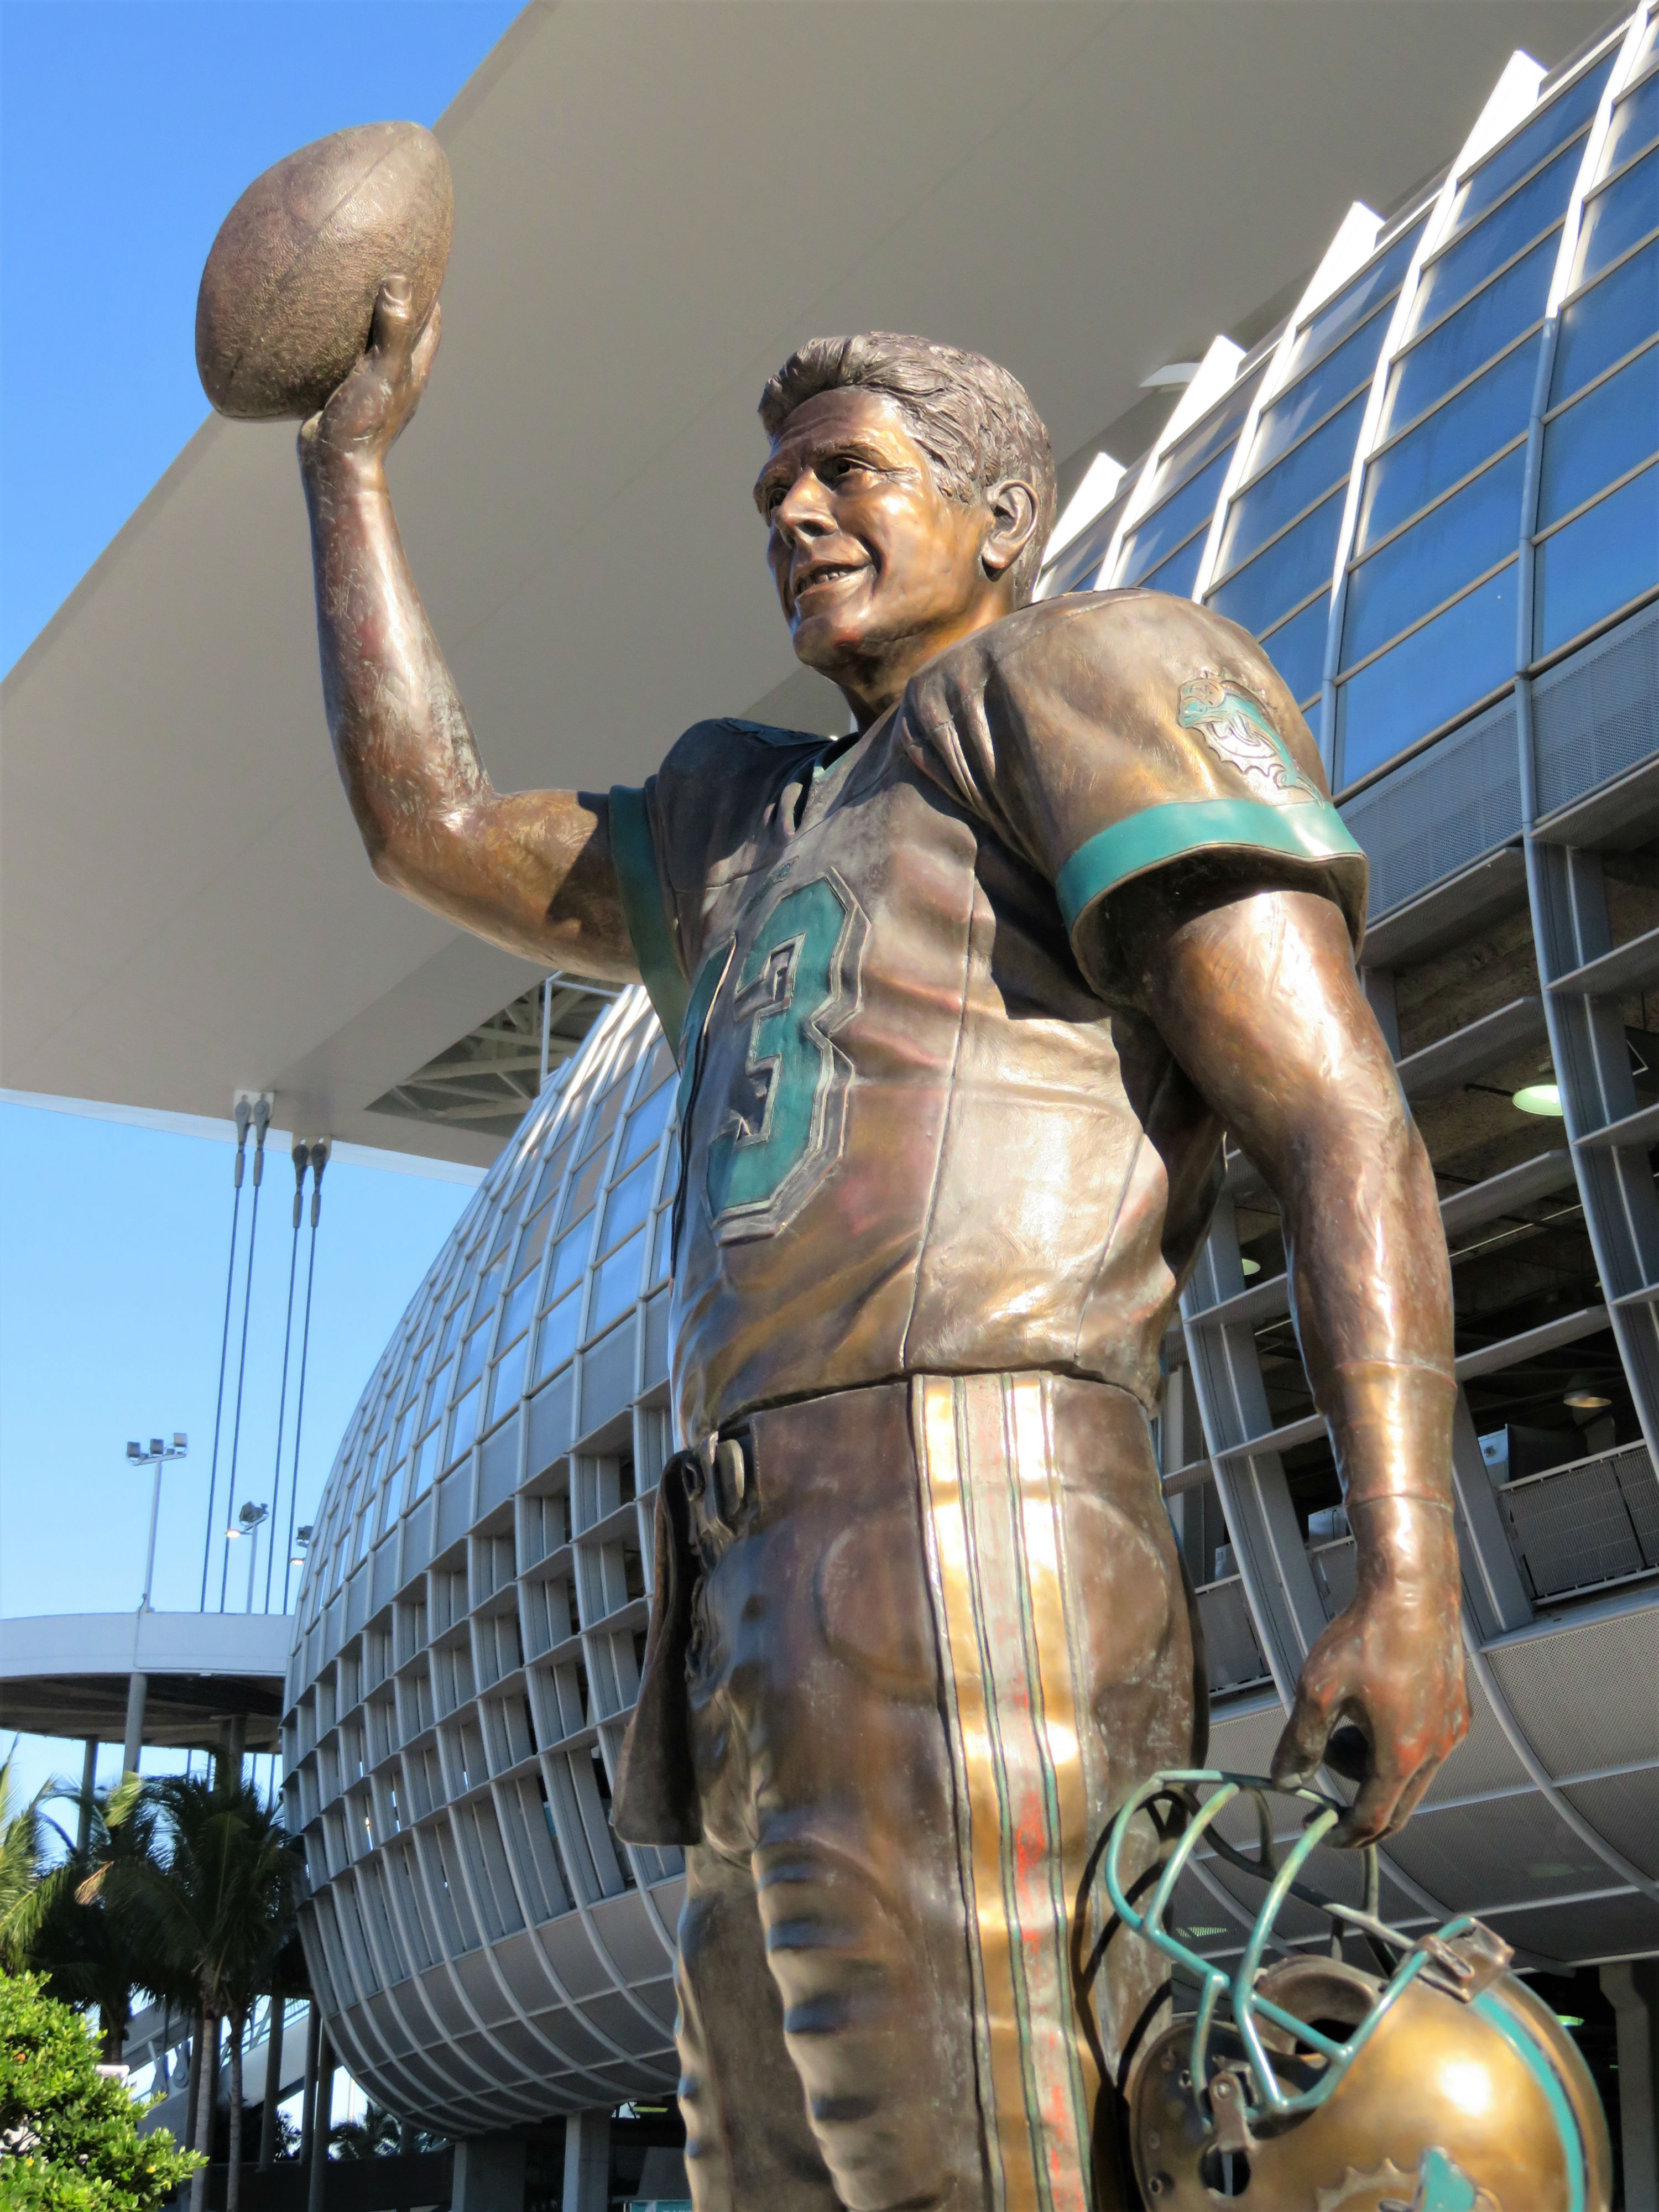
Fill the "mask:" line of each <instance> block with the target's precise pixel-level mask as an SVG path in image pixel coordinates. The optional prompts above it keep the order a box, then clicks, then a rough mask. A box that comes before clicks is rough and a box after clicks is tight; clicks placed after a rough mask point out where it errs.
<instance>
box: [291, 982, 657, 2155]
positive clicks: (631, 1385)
mask: <svg viewBox="0 0 1659 2212" xmlns="http://www.w3.org/2000/svg"><path fill="white" fill-rule="evenodd" d="M672 1074H673V1066H672V1062H671V1060H670V1058H669V1055H668V1052H667V1049H666V1048H665V1046H664V1044H663V1043H662V1042H661V1037H660V1033H659V1030H658V1028H657V1024H656V1019H655V1017H654V1016H653V1013H652V1012H651V1009H650V1006H648V1004H647V1001H646V999H645V995H644V994H643V992H640V991H634V992H630V993H629V994H627V995H626V996H625V997H624V998H623V1000H620V1001H619V1002H618V1003H617V1004H616V1005H615V1006H612V1007H611V1009H610V1011H609V1012H607V1013H606V1014H605V1017H604V1018H602V1020H601V1021H600V1022H599V1025H598V1027H597V1028H596V1029H595V1030H594V1031H593V1033H592V1036H590V1038H589V1039H588V1042H587V1043H586V1046H585V1047H584V1048H583V1050H582V1052H581V1053H580V1055H579V1057H578V1058H577V1059H575V1060H573V1061H570V1062H568V1064H567V1066H566V1067H565V1069H564V1070H562V1072H561V1074H560V1076H559V1077H558V1079H556V1081H555V1082H554V1083H553V1084H552V1085H550V1086H549V1088H548V1090H547V1091H545V1092H544V1094H543V1096H542V1097H541V1098H540V1100H539V1101H538V1103H537V1105H536V1106H535V1107H534V1108H533V1109H532V1111H531V1113H530V1115H528V1117H527V1118H526V1121H525V1122H524V1125H523V1127H521V1129H520V1132H519V1134H518V1136H517V1137H516V1138H515V1139H514V1140H513V1144H512V1145H511V1146H509V1147H508V1148H507V1151H506V1152H504V1153H503V1154H502V1156H501V1158H500V1159H499V1160H498V1161H497V1163H496V1164H495V1168H494V1169H493V1170H491V1172H490V1174H489V1178H488V1180H487V1181H486V1182H484V1183H483V1186H482V1187H481V1188H480V1190H479V1192H478V1194H477V1198H476V1199H475V1200H473V1202H472V1204H471V1206H469V1207H468V1209H467V1212H466V1213H465V1217H464V1218H463V1219H462V1221H461V1223H460V1225H459V1227H458V1228H457V1230H456V1231H455V1232H454V1234H453V1237H451V1239H450V1241H449V1243H448V1244H447V1246H446V1247H445V1249H444V1250H443V1252H442V1253H441V1255H440V1256H439V1258H438V1260H437V1261H436V1262H435V1265H434V1267H433V1268H432V1270H431V1273H429V1274H428V1278H427V1279H426V1281H425V1283H424V1284H423V1285H422V1288H421V1290H420V1292H419V1293H418V1295H417V1296H416V1298H415V1300H414V1302H413V1304H411V1305H410V1309H409V1311H408V1313H407V1315H406V1316H405V1317H404V1322H403V1325H402V1326H401V1328H399V1329H398V1333H397V1334H396V1335H395V1336H394V1337H393V1339H392V1342H391V1343H390V1344H389V1345H388V1346H387V1347H386V1352H385V1353H384V1354H383V1356H382V1358H381V1359H380V1364H379V1366H378V1367H377V1369H376V1370H375V1373H374V1379H373V1380H372V1381H371V1383H370V1384H369V1386H368V1389H367V1390H366V1391H365V1392H364V1394H363V1396H362V1401H361V1402H360V1404H359V1406H358V1408H357V1412H356V1416H355V1418H354V1419H353V1421H352V1424H351V1426H350V1428H349V1430H348V1431H347V1433H346V1437H345V1439H344V1441H343V1443H342V1445H341V1448H340V1452H339V1455H338V1457H337V1461H336V1463H335V1467H334V1470H333V1472H332V1474H331V1476H330V1478H329V1481H328V1485H327V1487H326V1489H325V1493H324V1498H323V1502H322V1504H321V1507H320V1509H319V1514H318V1518H317V1522H316V1523H315V1534H314V1535H313V1541H312V1546H311V1551H310V1556H309V1559H308V1562H307V1570H306V1574H305V1578H304V1581H303V1583H302V1584H301V1591H300V1597H299V1604H298V1609H297V1613H296V1623H297V1626H298V1631H299V1634H298V1640H297V1643H296V1646H295V1655H294V1662H293V1666H292V1669H291V1673H290V1677H289V1691H290V1698H291V1701H292V1702H291V1710H290V1711H289V1716H288V1718H287V1721H286V1723H285V1725H284V1731H283V1739H284V1748H285V1751H286V1753H287V1763H288V1780H287V1785H286V1786H287V1793H288V1802H289V1810H290V1819H291V1820H292V1821H293V1823H294V1824H295V1826H297V1827H299V1828H301V1830H302V1831H303V1832H304V1835H305V1838H306V1859H307V1876H308V1884H309V1888H310V1898H309V1901H308V1902H307V1905H306V1907H305V1908H304V1911H303V1915H302V1926H303V1929H304V1932H305V1941H306V1948H307V1956H308V1958H309V1960H310V1961H311V1966H312V1972H313V1977H314V1978H315V1982H316V1986H317V1988H318V1990H319V1993H321V1995H322V1997H323V2002H324V2005H325V2010H326V2012H327V2014H328V2016H329V2020H330V2023H331V2032H332V2033H334V2035H335V2037H336V2039H337V2047H338V2049H339V2050H340V2051H341V2054H342V2056H343V2057H344V2059H345V2061H346V2063H347V2064H348V2065H349V2067H350V2069H351V2071H352V2073H353V2074H354V2075H356V2078H357V2080H358V2081H361V2082H362V2083H363V2084H364V2085H365V2087H368V2089H370V2090H371V2092H372V2093H374V2094H375V2095H376V2096H378V2097H380V2098H382V2099H384V2100H385V2101H386V2103H387V2104H388V2105H390V2106H392V2108H393V2109H394V2110H397V2111H399V2112H406V2113H419V2114H421V2115H422V2116H424V2117H428V2118H431V2119H432V2120H434V2121H435V2122H436V2123H438V2124H442V2125H444V2126H447V2127H448V2128H450V2129H452V2130H454V2131H456V2132H458V2133H466V2132H469V2131H474V2130H478V2129H482V2128H487V2127H489V2126H495V2125H501V2124H510V2123H512V2122H513V2121H515V2120H525V2119H530V2118H538V2117H541V2116H544V2115H546V2114H549V2113H557V2112H573V2111H581V2110H586V2109H591V2108H592V2107H594V2106H611V2105H614V2104H616V2103H617V2102H618V2101H619V2100H622V2099H623V2098H624V2097H627V2096H629V2095H642V2094H646V2093H656V2094H658V2095H660V2094H662V2093H664V2092H665V2091H671V2090H672V2088H673V2086H674V2082H675V2080H676V2078H677V2074H678V2068H677V2066H676V2063H675V2061H674V2056H673V2051H672V2029H673V2018H674V2000H673V1991H672V1988H671V1980H670V1977H671V1968H672V1960H673V1948H674V1936H673V1929H674V1923H675V1920H676V1917H677V1915H678V1910H679V1888H680V1883H679V1875H680V1870H681V1869H680V1860H679V1855H678V1853H677V1852H673V1851H666V1852H660V1851H654V1850H636V1849H633V1848H630V1847H629V1846H627V1845H624V1844H619V1843H617V1841H616V1839H615V1838H613V1837H612V1835H611V1829H610V1826H609V1822H608V1819H607V1812H608V1808H609V1803H610V1774H611V1768H612V1765H613V1764H614V1760H615V1756H616V1750H617V1742H618V1741H619V1738H620V1735H621V1730H622V1729H623V1725H624V1724H625V1722H626V1719H627V1716H628V1713H629V1711H630V1710H631V1708H632V1705H633V1701H634V1697H635V1691H636V1689H637V1686H638V1681H639V1661H640V1655H641V1651H642V1650H643V1647H644V1642H645V1628H646V1618H647V1573H648V1569H649V1562H650V1559H651V1512H652V1505H653V1492H654V1488H655V1484H656V1480H657V1477H658V1475H659V1473H660V1471H661V1468H662V1463H663V1462H664V1460H665V1458H666V1456H667V1452H668V1430H669V1416H668V1413H667V1313H666V1288H665V1276H666V1273H667V1266H668V1260H667V1247H668V1213H667V1207H668V1202H669V1200H670V1199H671V1192H672V1185H673V1181H674V1176H675V1168H676V1159H675V1151H674V1146H673V1144H672V1129H671V1107H672V1102H673V1097H674V1086H673V1083H672V1080H671V1078H672Z"/></svg>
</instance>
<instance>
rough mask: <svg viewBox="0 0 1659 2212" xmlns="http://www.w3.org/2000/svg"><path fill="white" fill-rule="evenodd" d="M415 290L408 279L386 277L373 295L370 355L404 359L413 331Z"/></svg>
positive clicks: (369, 341) (411, 340)
mask: <svg viewBox="0 0 1659 2212" xmlns="http://www.w3.org/2000/svg"><path fill="white" fill-rule="evenodd" d="M413 301H414V288H413V287H412V286H411V285H410V281H409V279H408V277H407V276H401V275H398V276H388V277H387V278H386V282H385V283H383V284H382V285H381V287H380V291H379V292H378V294H377V295H375V301H374V322H373V324H372V325H370V328H369V334H368V345H369V351H370V352H371V353H377V354H380V355H383V356H389V357H391V358H394V359H396V358H401V359H403V360H405V361H406V360H407V359H408V358H409V356H410V352H411V350H412V349H413V347H414V343H415V339H416V330H415V327H414V322H413V319H412V316H411V313H410V310H411V307H412V305H413Z"/></svg>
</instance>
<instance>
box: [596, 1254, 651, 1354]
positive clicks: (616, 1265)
mask: <svg viewBox="0 0 1659 2212" xmlns="http://www.w3.org/2000/svg"><path fill="white" fill-rule="evenodd" d="M644 1257H645V1237H644V1235H643V1233H641V1232H636V1233H635V1235H634V1236H632V1237H629V1240H628V1242H627V1243H626V1244H621V1245H618V1246H617V1249H616V1250H615V1251H614V1252H613V1253H612V1254H611V1257H610V1258H609V1259H608V1260H606V1261H605V1262H604V1263H603V1265H602V1266H601V1267H600V1268H599V1273H598V1274H597V1275H596V1276H595V1277H594V1279H593V1310H592V1313H591V1314H590V1315H589V1316H588V1321H587V1332H588V1334H589V1335H590V1336H597V1335H598V1334H599V1331H600V1330H601V1329H602V1328H609V1327H610V1325H611V1322H613V1321H615V1320H616V1319H617V1316H618V1315H620V1314H624V1313H626V1312H627V1310H628V1309H629V1306H631V1305H632V1304H633V1303H634V1301H635V1298H637V1297H638V1296H639V1294H640V1263H641V1261H642V1260H643V1259H644Z"/></svg>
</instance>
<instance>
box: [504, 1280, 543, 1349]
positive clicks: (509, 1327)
mask: <svg viewBox="0 0 1659 2212" xmlns="http://www.w3.org/2000/svg"><path fill="white" fill-rule="evenodd" d="M536 1284H537V1277H536V1275H535V1274H534V1273H530V1274H527V1275H526V1276H525V1277H524V1278H523V1279H522V1280H521V1281H520V1283H519V1284H518V1285H517V1286H516V1287H515V1288H514V1289H513V1290H512V1291H509V1292H508V1293H507V1304H505V1305H504V1306H503V1307H502V1308H501V1337H500V1341H501V1343H502V1344H510V1343H511V1342H512V1341H513V1338H514V1337H515V1336H516V1335H517V1334H519V1331H520V1329H521V1328H528V1327H529V1325H530V1316H531V1315H532V1313H533V1312H534V1311H535V1307H536Z"/></svg>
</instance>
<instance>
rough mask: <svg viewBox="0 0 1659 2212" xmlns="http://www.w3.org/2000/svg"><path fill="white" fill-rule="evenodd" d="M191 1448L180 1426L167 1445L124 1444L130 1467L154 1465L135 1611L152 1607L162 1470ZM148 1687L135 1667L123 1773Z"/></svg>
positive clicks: (131, 1770)
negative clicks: (141, 1583) (145, 1548)
mask: <svg viewBox="0 0 1659 2212" xmlns="http://www.w3.org/2000/svg"><path fill="white" fill-rule="evenodd" d="M189 1449H190V1438H189V1437H187V1436H186V1435H185V1432H184V1431H183V1430H182V1429H175V1430H174V1431H173V1442H172V1443H170V1444H169V1443H166V1442H164V1441H163V1439H162V1438H161V1437H151V1438H150V1440H149V1450H148V1451H144V1450H143V1449H141V1448H140V1446H139V1443H138V1441H137V1438H136V1437H135V1438H134V1439H133V1441H132V1442H131V1443H129V1444H128V1446H127V1464H128V1465H129V1466H130V1467H153V1468H155V1488H154V1489H153V1490H152V1491H151V1492H150V1500H149V1550H148V1551H147V1552H146V1553H145V1555H144V1594H143V1596H142V1597H141V1598H140V1599H139V1601H138V1613H139V1617H140V1619H141V1620H142V1618H143V1615H144V1614H145V1613H149V1612H150V1611H152V1610H153V1608H152V1607H151V1605H150V1601H149V1593H150V1585H151V1584H152V1583H153V1582H154V1581H155V1530H156V1526H157V1523H158V1522H160V1520H161V1469H162V1468H164V1467H165V1466H166V1465H167V1462H168V1461H169V1460H170V1459H183V1457H184V1456H185V1453H186V1452H187V1451H188V1450H189ZM148 1690H149V1678H148V1676H147V1675H146V1674H144V1672H143V1669H142V1668H138V1667H135V1668H133V1670H132V1673H131V1675H130V1676H129V1677H128V1680H127V1720H126V1729H125V1735H124V1737H123V1741H122V1746H121V1771H122V1772H123V1773H125V1774H136V1773H137V1771H138V1753H139V1751H140V1748H141V1747H142V1746H143V1739H144V1698H145V1694H146V1692H148Z"/></svg>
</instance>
